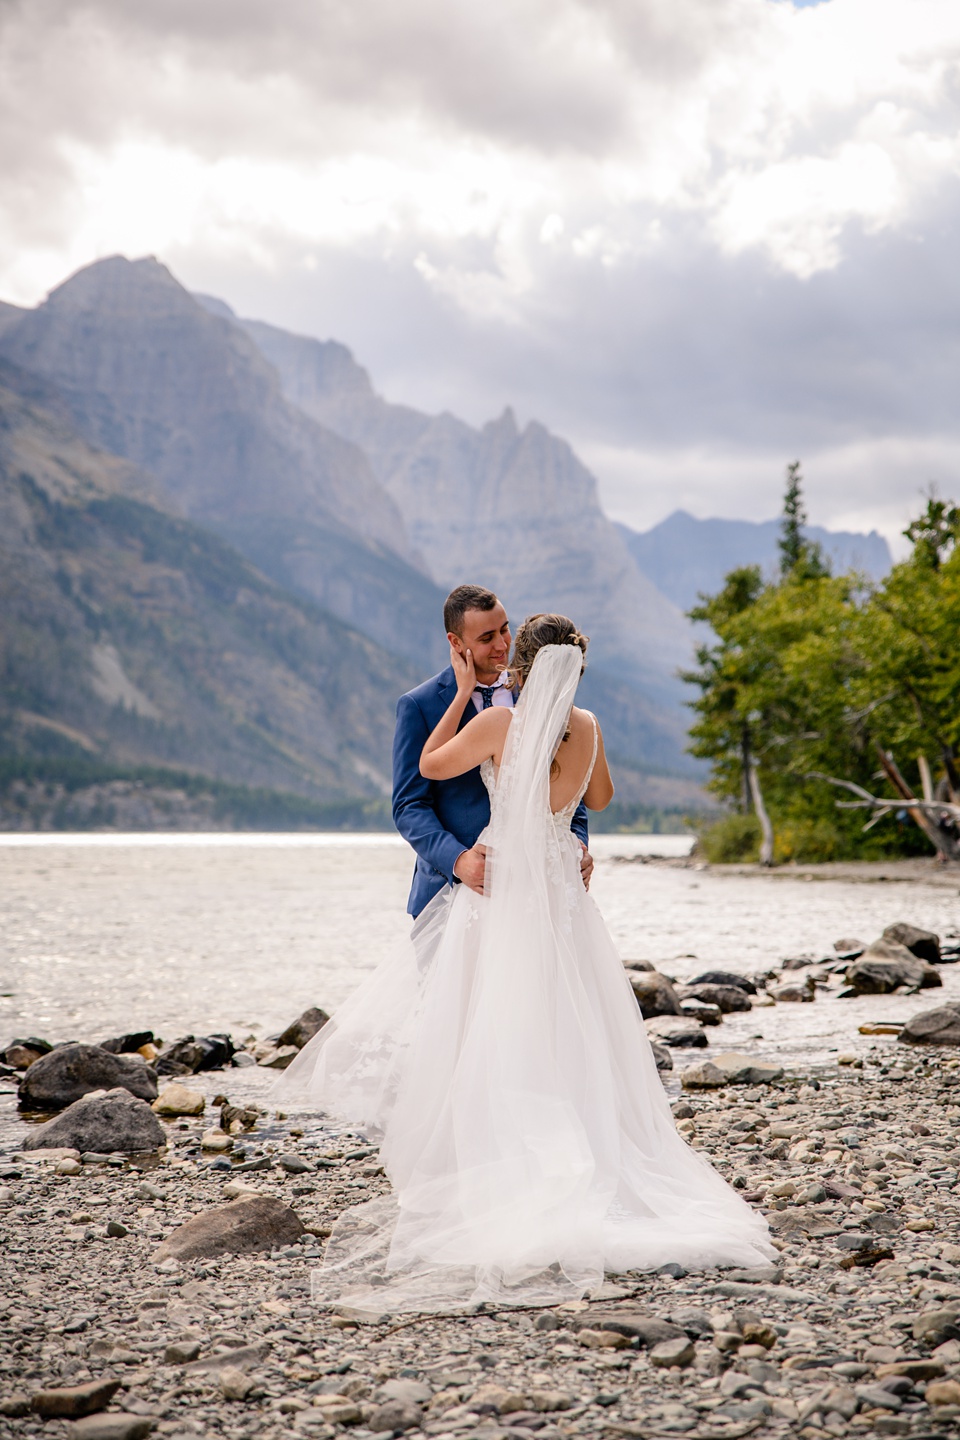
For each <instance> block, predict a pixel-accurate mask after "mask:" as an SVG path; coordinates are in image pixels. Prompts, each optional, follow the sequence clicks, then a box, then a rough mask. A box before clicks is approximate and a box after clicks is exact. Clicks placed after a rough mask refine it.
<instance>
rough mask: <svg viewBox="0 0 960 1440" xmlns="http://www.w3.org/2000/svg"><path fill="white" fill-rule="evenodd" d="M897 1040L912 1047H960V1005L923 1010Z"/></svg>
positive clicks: (908, 1024)
mask: <svg viewBox="0 0 960 1440" xmlns="http://www.w3.org/2000/svg"><path fill="white" fill-rule="evenodd" d="M897 1038H898V1039H900V1040H905V1041H906V1042H907V1043H908V1044H911V1045H960V1005H941V1006H940V1007H939V1008H938V1009H936V1010H921V1012H920V1014H919V1015H913V1016H911V1018H910V1019H909V1020H908V1021H907V1023H906V1025H904V1027H903V1029H902V1030H901V1031H900V1034H899V1036H898V1037H897Z"/></svg>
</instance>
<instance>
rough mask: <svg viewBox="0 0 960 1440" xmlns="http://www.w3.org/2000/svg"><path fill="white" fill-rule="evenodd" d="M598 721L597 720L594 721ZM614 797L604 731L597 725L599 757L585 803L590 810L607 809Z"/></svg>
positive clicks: (584, 797) (585, 792)
mask: <svg viewBox="0 0 960 1440" xmlns="http://www.w3.org/2000/svg"><path fill="white" fill-rule="evenodd" d="M594 723H596V722H594ZM612 799H613V781H612V780H611V778H610V767H609V765H608V764H607V755H606V751H605V750H604V748H603V731H602V730H601V729H600V726H599V725H597V758H596V761H595V763H594V767H593V774H592V775H591V776H590V783H589V785H588V786H587V788H586V790H585V791H584V795H583V803H584V805H586V807H587V809H588V810H606V808H607V806H608V805H609V804H610V801H611V800H612Z"/></svg>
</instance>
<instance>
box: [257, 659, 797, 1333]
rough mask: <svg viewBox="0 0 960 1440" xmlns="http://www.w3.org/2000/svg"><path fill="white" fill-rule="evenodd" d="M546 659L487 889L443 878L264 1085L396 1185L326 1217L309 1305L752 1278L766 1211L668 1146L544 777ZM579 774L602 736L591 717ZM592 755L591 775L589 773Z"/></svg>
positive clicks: (504, 789) (490, 776)
mask: <svg viewBox="0 0 960 1440" xmlns="http://www.w3.org/2000/svg"><path fill="white" fill-rule="evenodd" d="M580 664H581V654H580V650H579V649H578V648H577V647H575V646H569V645H552V646H546V647H544V649H542V650H541V651H540V652H539V653H538V655H537V657H536V660H535V662H534V665H533V667H532V670H531V673H530V677H529V679H528V681H527V684H526V685H525V686H524V689H523V691H522V692H521V695H520V698H519V700H518V702H517V705H516V708H515V710H514V712H513V718H512V721H511V725H510V730H509V732H508V736H507V740H506V744H505V748H504V754H503V759H502V764H501V768H500V772H499V774H498V775H497V774H496V773H495V771H494V767H493V764H492V762H491V761H489V760H488V761H486V762H484V764H483V766H482V767H481V774H482V775H483V779H484V781H485V783H486V785H487V788H488V790H489V791H490V801H491V817H490V825H489V826H488V828H487V830H485V831H484V833H483V835H482V836H481V837H480V839H481V841H482V842H483V843H485V844H486V845H487V847H488V852H487V869H486V880H485V890H486V892H487V893H485V894H484V895H483V896H478V895H476V894H475V893H474V892H473V891H471V890H468V889H467V888H466V886H462V885H458V886H456V887H453V888H450V887H448V888H445V889H444V890H443V891H441V893H440V894H439V895H437V896H436V897H435V898H434V900H433V901H432V902H431V903H430V904H429V905H428V906H427V908H426V909H425V910H424V911H423V913H422V914H421V915H420V917H419V918H418V920H417V921H416V923H415V925H414V927H413V931H412V935H411V940H410V942H409V943H408V944H406V945H405V946H404V947H402V948H401V949H400V950H399V951H398V952H397V953H395V954H393V955H391V956H390V957H389V958H388V959H386V960H385V961H384V962H383V963H382V964H381V965H380V966H379V967H378V968H377V969H376V970H375V971H374V972H373V973H372V974H371V975H370V977H369V978H368V979H367V980H366V981H364V983H363V984H362V985H361V986H360V988H359V989H358V990H357V991H356V992H355V993H354V995H353V996H352V997H351V998H350V999H349V1000H348V1001H347V1002H346V1004H345V1005H343V1006H342V1007H341V1009H340V1010H339V1011H338V1012H337V1013H336V1015H335V1016H334V1017H333V1019H332V1020H331V1021H330V1022H329V1023H328V1024H327V1025H326V1026H325V1027H324V1028H323V1030H322V1031H320V1033H319V1034H318V1035H317V1036H315V1037H314V1039H313V1040H312V1041H310V1043H309V1044H308V1045H307V1046H306V1047H305V1048H304V1049H303V1050H302V1051H301V1053H300V1055H299V1056H297V1058H296V1059H295V1060H294V1062H293V1064H292V1065H291V1066H290V1067H289V1069H288V1070H287V1071H285V1072H284V1075H283V1076H282V1077H281V1080H280V1081H279V1083H278V1086H277V1087H276V1091H275V1093H276V1095H277V1098H278V1099H279V1101H280V1102H281V1103H284V1104H291V1103H297V1102H298V1101H300V1102H306V1103H307V1104H309V1105H311V1106H312V1107H314V1108H316V1109H319V1110H322V1111H325V1112H327V1113H329V1114H331V1115H335V1116H338V1117H340V1118H341V1119H344V1120H346V1121H348V1122H350V1123H351V1124H354V1125H357V1126H359V1127H362V1128H365V1129H366V1130H367V1131H368V1132H369V1133H371V1134H373V1135H375V1136H376V1137H377V1138H379V1140H380V1158H381V1162H382V1164H383V1166H384V1169H385V1171H386V1173H387V1175H388V1177H389V1179H390V1182H391V1186H392V1194H391V1195H390V1196H388V1197H384V1198H382V1199H378V1200H373V1201H370V1202H368V1203H367V1204H364V1205H360V1206H357V1207H354V1208H353V1209H350V1210H348V1211H346V1212H345V1213H344V1214H343V1215H341V1216H340V1218H339V1219H338V1221H337V1223H336V1225H335V1227H334V1230H333V1233H332V1235H331V1237H330V1240H329V1242H328V1245H327V1250H326V1253H325V1258H324V1262H323V1265H322V1267H321V1268H320V1269H319V1270H318V1271H316V1272H315V1273H314V1276H313V1295H314V1297H315V1298H316V1299H320V1300H324V1301H328V1302H335V1303H337V1304H338V1305H340V1306H343V1305H350V1306H353V1307H355V1308H359V1309H364V1310H375V1311H378V1312H383V1311H390V1310H397V1311H443V1310H454V1309H462V1308H465V1307H468V1306H471V1305H476V1304H477V1303H479V1302H481V1301H490V1302H493V1303H495V1304H514V1305H516V1304H521V1305H549V1304H556V1303H558V1302H560V1301H564V1300H571V1299H576V1298H578V1297H580V1296H582V1295H584V1294H586V1293H587V1292H589V1291H591V1290H594V1289H596V1288H597V1287H598V1286H599V1285H600V1283H601V1282H602V1280H603V1276H604V1272H605V1271H607V1272H623V1271H626V1270H649V1269H654V1268H657V1267H659V1266H661V1265H664V1264H666V1263H668V1262H671V1261H674V1262H679V1263H680V1264H681V1265H684V1266H685V1267H687V1268H703V1267H706V1266H713V1265H745V1266H749V1265H756V1264H759V1263H764V1262H767V1261H769V1260H771V1259H772V1258H774V1257H775V1256H776V1254H777V1252H776V1251H775V1250H774V1248H773V1247H772V1245H771V1243H770V1239H769V1232H768V1229H767V1226H766V1224H765V1222H764V1221H763V1219H762V1218H761V1217H760V1216H759V1215H757V1214H756V1213H755V1212H754V1211H753V1210H751V1209H750V1207H749V1206H748V1205H747V1204H746V1203H745V1202H744V1201H743V1200H741V1199H740V1197H739V1196H738V1195H737V1194H736V1193H735V1192H734V1191H733V1190H732V1189H731V1188H730V1187H729V1186H728V1185H727V1184H726V1183H725V1181H723V1180H722V1179H721V1178H720V1176H719V1175H718V1174H717V1173H716V1171H715V1170H713V1169H712V1168H711V1167H710V1165H708V1164H707V1163H706V1161H705V1160H703V1159H702V1158H701V1157H700V1156H699V1155H697V1154H695V1153H694V1151H692V1150H691V1149H690V1148H689V1147H688V1146H687V1145H686V1144H685V1142H684V1141H683V1140H682V1139H681V1137H680V1136H679V1135H678V1134H677V1131H676V1129H675V1126H674V1122H673V1117H672V1115H671V1113H670V1108H669V1104H668V1102H667V1099H666V1096H665V1094H664V1090H663V1086H662V1084H661V1082H660V1078H659V1075H658V1073H657V1068H656V1064H655V1061H654V1058H653V1054H652V1051H651V1048H650V1044H649V1041H648V1039H647V1035H646V1032H645V1030H644V1026H643V1021H642V1019H641V1016H640V1011H639V1008H638V1006H637V1002H636V1000H635V998H634V996H633V992H632V990H631V988H630V984H629V982H628V980H627V978H626V974H625V972H624V968H623V964H622V962H621V960H620V958H619V956H618V955H617V952H616V950H615V948H614V945H613V941H612V940H611V938H610V935H609V934H608V932H607V928H606V926H605V924H604V922H603V919H602V917H601V915H600V912H599V910H598V909H597V906H596V904H595V903H594V901H593V900H592V898H591V897H590V896H589V895H588V894H587V892H586V891H585V890H584V887H583V883H582V881H581V879H580V847H579V844H578V842H577V839H576V837H575V836H574V835H573V834H572V832H571V830H570V820H571V817H572V815H573V812H574V810H575V809H576V806H577V804H578V803H579V801H580V799H581V797H582V795H583V793H584V791H585V790H586V788H587V784H588V782H589V778H590V775H589V773H588V774H587V775H586V776H584V779H583V783H582V785H581V787H580V791H579V794H578V795H577V796H576V797H575V798H574V799H573V800H571V801H570V803H569V804H568V805H567V806H565V807H564V809H563V810H562V811H560V812H558V813H556V814H554V813H551V810H550V785H549V771H550V764H551V761H552V758H553V756H554V754H555V753H556V750H557V747H558V745H559V744H560V741H561V738H562V736H563V733H564V731H565V729H566V726H567V722H568V719H569V715H570V710H571V707H572V704H573V700H574V696H575V693H576V688H577V684H578V682H579V678H580ZM594 727H595V728H594V760H595V759H596V722H594ZM592 765H593V762H591V767H590V768H591V770H592Z"/></svg>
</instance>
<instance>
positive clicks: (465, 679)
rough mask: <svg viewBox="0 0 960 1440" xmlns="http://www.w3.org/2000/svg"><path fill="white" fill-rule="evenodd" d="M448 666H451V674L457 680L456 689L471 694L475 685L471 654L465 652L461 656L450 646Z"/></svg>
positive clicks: (474, 670)
mask: <svg viewBox="0 0 960 1440" xmlns="http://www.w3.org/2000/svg"><path fill="white" fill-rule="evenodd" d="M450 664H451V665H452V666H453V673H454V675H455V676H456V679H457V689H458V690H462V691H467V692H469V693H470V694H472V693H473V691H474V688H475V686H476V683H477V671H476V667H475V666H474V663H473V652H472V651H470V650H465V651H464V652H463V653H462V654H461V652H460V651H459V650H456V649H455V648H454V647H453V646H452V645H451V646H450Z"/></svg>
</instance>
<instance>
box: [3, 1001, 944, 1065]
mask: <svg viewBox="0 0 960 1440" xmlns="http://www.w3.org/2000/svg"><path fill="white" fill-rule="evenodd" d="M897 1039H898V1040H903V1041H905V1042H906V1043H907V1044H910V1045H960V1005H941V1006H939V1007H938V1008H937V1009H936V1010H921V1012H920V1014H919V1015H912V1016H911V1017H910V1019H909V1020H908V1021H907V1023H906V1025H904V1027H903V1029H902V1030H901V1031H900V1034H899V1035H898V1036H897ZM28 1073H29V1072H28Z"/></svg>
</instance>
